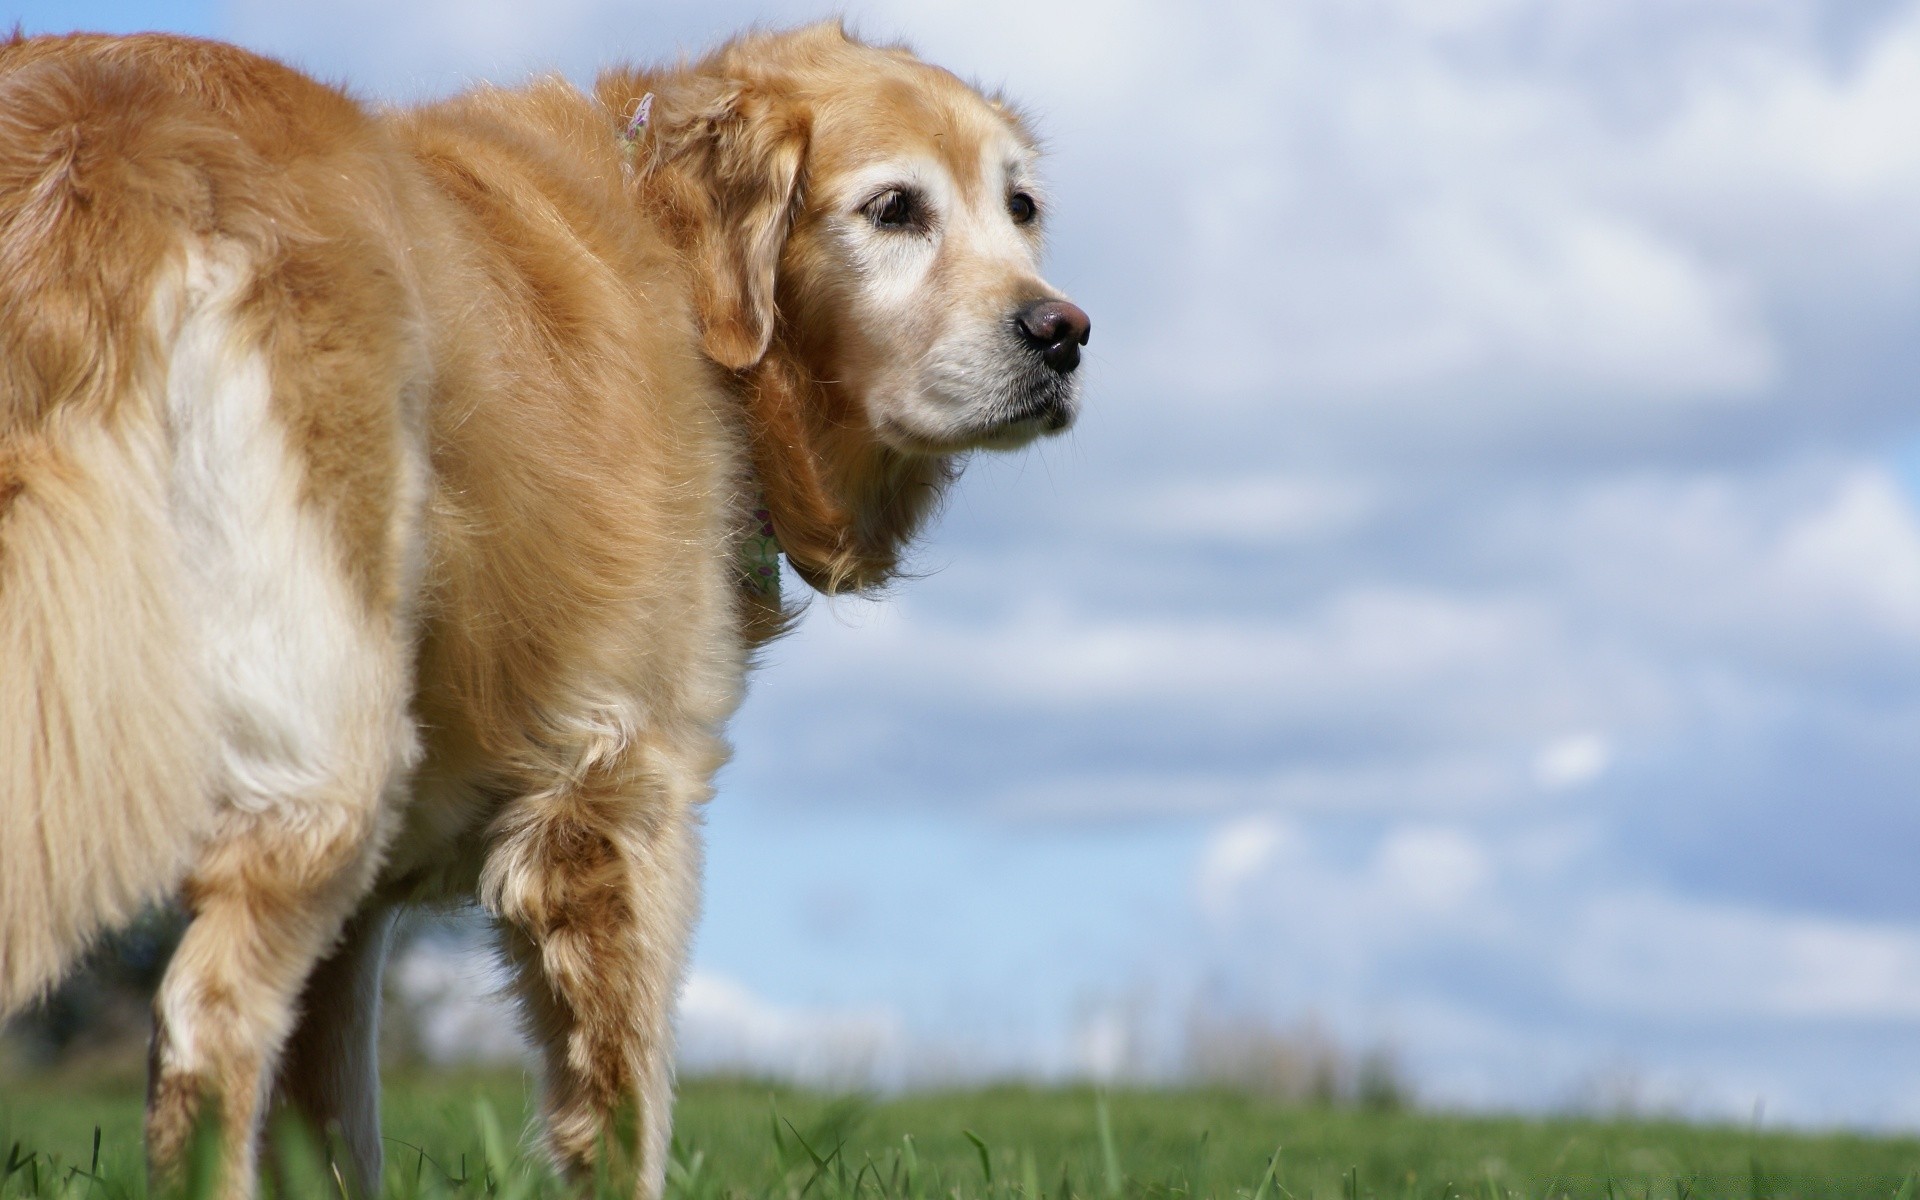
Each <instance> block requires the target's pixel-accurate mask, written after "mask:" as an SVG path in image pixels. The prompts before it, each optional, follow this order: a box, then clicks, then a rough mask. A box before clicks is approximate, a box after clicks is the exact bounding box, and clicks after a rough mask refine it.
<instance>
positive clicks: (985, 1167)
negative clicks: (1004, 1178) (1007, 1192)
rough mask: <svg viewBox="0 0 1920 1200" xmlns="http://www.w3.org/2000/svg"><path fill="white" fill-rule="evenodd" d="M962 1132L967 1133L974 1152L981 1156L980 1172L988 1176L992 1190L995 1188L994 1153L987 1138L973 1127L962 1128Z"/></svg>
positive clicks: (988, 1185)
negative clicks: (990, 1149)
mask: <svg viewBox="0 0 1920 1200" xmlns="http://www.w3.org/2000/svg"><path fill="white" fill-rule="evenodd" d="M960 1132H961V1133H964V1134H966V1135H967V1140H968V1141H970V1142H972V1143H973V1149H974V1152H975V1153H976V1154H978V1155H979V1156H980V1173H981V1174H982V1175H985V1176H986V1177H987V1190H988V1191H989V1192H991V1191H992V1190H993V1155H992V1154H991V1153H990V1152H988V1150H987V1143H986V1140H985V1139H984V1138H982V1137H981V1136H980V1135H979V1134H977V1133H975V1132H974V1131H973V1130H971V1129H962V1130H961V1131H960Z"/></svg>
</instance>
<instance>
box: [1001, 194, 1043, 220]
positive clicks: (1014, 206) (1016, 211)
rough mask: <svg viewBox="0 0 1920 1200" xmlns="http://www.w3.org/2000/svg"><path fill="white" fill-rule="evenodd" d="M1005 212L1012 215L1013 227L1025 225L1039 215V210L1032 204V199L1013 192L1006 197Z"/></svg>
mask: <svg viewBox="0 0 1920 1200" xmlns="http://www.w3.org/2000/svg"><path fill="white" fill-rule="evenodd" d="M1007 211H1008V212H1009V213H1011V214H1012V215H1013V223H1014V224H1015V225H1025V224H1028V223H1029V222H1031V221H1032V220H1033V218H1034V217H1035V216H1037V215H1039V211H1040V210H1039V209H1038V208H1037V207H1035V205H1034V203H1033V197H1032V196H1029V195H1027V194H1026V193H1025V192H1015V193H1014V194H1013V195H1011V196H1008V197H1007Z"/></svg>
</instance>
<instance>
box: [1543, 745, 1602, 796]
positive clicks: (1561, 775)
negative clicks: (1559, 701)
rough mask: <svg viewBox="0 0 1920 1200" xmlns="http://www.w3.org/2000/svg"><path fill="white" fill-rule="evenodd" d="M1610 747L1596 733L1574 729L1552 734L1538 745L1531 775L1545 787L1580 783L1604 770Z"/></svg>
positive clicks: (1553, 789) (1559, 789) (1582, 785)
mask: <svg viewBox="0 0 1920 1200" xmlns="http://www.w3.org/2000/svg"><path fill="white" fill-rule="evenodd" d="M1612 761H1613V747H1612V746H1611V745H1610V744H1609V743H1608V741H1607V739H1606V737H1605V736H1604V735H1602V734H1598V733H1574V734H1568V735H1567V736H1565V737H1561V738H1555V739H1554V740H1553V741H1551V742H1548V743H1547V744H1546V745H1545V746H1542V747H1541V748H1540V753H1539V754H1538V755H1536V756H1535V757H1534V760H1533V777H1534V779H1535V780H1536V781H1537V782H1538V783H1539V784H1540V786H1541V787H1543V788H1546V789H1548V790H1549V791H1564V790H1566V789H1568V788H1577V787H1584V786H1585V785H1587V784H1589V783H1592V782H1593V781H1594V780H1596V779H1598V778H1600V776H1602V775H1604V774H1606V771H1607V767H1608V766H1609V765H1610V764H1611V763H1612Z"/></svg>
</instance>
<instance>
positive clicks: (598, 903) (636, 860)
mask: <svg viewBox="0 0 1920 1200" xmlns="http://www.w3.org/2000/svg"><path fill="white" fill-rule="evenodd" d="M716 744H717V743H716ZM715 763H717V755H715V754H714V753H713V752H712V751H711V750H710V749H709V748H707V747H706V746H703V747H702V748H700V749H699V750H697V751H695V752H693V753H691V754H674V753H671V752H669V751H665V750H662V749H660V748H659V747H657V746H654V747H645V746H636V747H631V748H629V749H627V750H625V751H623V752H622V753H621V754H620V755H619V756H618V757H617V760H615V761H611V762H603V763H600V764H596V765H594V766H593V767H591V768H590V769H588V770H586V771H584V772H582V773H580V775H579V776H578V778H577V779H576V780H573V781H570V782H569V783H568V784H566V785H564V786H561V787H557V788H552V789H549V790H547V791H544V792H540V793H536V794H534V795H531V796H527V797H524V798H522V799H521V800H518V801H516V802H515V803H514V804H513V806H512V807H511V808H509V809H508V811H507V812H506V813H504V814H503V815H502V817H501V819H500V820H499V822H497V823H496V825H495V829H494V837H493V839H492V842H491V845H490V847H489V850H488V857H487V864H486V868H485V871H484V874H483V876H482V881H481V891H482V896H483V898H484V900H485V901H486V903H487V905H488V907H489V908H490V909H491V910H492V911H493V913H494V915H495V916H496V917H497V918H498V920H499V924H500V927H501V934H502V940H503V942H504V944H505V947H506V951H507V955H508V958H509V960H510V962H511V963H512V965H513V968H514V971H515V976H516V978H515V990H516V991H517V992H518V994H519V996H520V1000H521V1003H522V1005H523V1007H524V1009H525V1012H526V1018H527V1025H528V1027H529V1029H530V1031H531V1033H532V1035H533V1037H534V1039H535V1041H536V1042H537V1043H538V1044H539V1047H540V1050H541V1053H542V1056H543V1058H544V1062H545V1073H546V1077H545V1087H544V1104H543V1108H544V1111H545V1115H546V1120H547V1131H548V1138H549V1141H550V1144H551V1146H552V1148H553V1152H554V1155H555V1157H556V1158H557V1159H558V1161H559V1163H560V1165H561V1167H562V1168H563V1169H565V1170H566V1171H567V1172H568V1173H569V1174H571V1175H573V1176H575V1177H581V1176H585V1175H589V1174H591V1172H592V1169H593V1166H594V1164H595V1162H596V1161H597V1158H598V1156H599V1155H600V1154H601V1153H602V1152H605V1153H607V1154H610V1155H613V1156H615V1160H614V1163H613V1165H614V1167H615V1169H616V1170H617V1171H619V1172H621V1173H624V1172H625V1171H627V1170H631V1171H632V1173H633V1176H634V1182H635V1188H636V1192H637V1194H638V1195H639V1196H640V1197H642V1198H643V1200H652V1198H654V1197H658V1196H659V1194H660V1190H661V1187H662V1186H663V1184H664V1183H665V1178H666V1166H667V1150H668V1142H669V1136H670V1133H671V1128H672V1105H673V1044H672V1042H673V1026H672V1016H673V1012H672V1010H673V1003H674V1000H675V997H676V995H677V993H678V991H679V985H680V973H681V967H682V960H683V956H684V952H685V947H686V941H687V937H688V935H689V933H690V932H691V929H692V926H693V922H694V919H695V915H696V911H697V909H698V905H699V875H700V831H699V813H698V805H699V803H700V802H701V801H703V800H704V799H705V798H706V796H707V794H708V787H707V778H708V776H709V775H710V774H711V770H712V765H713V764H715ZM683 768H685V769H683Z"/></svg>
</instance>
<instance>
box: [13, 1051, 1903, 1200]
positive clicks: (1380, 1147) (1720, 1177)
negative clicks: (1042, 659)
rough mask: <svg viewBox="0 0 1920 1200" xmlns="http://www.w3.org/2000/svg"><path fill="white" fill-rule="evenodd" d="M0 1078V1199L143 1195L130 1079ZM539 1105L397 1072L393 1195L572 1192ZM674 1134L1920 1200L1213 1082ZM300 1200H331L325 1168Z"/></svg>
mask: <svg viewBox="0 0 1920 1200" xmlns="http://www.w3.org/2000/svg"><path fill="white" fill-rule="evenodd" d="M0 1088H4V1089H5V1090H4V1092H0V1154H9V1155H10V1156H9V1158H8V1160H7V1162H6V1164H5V1165H4V1167H0V1169H4V1170H6V1172H7V1174H6V1178H5V1181H4V1182H3V1183H0V1200H16V1198H26V1197H59V1198H61V1200H139V1198H140V1197H143V1196H144V1195H145V1192H146V1188H145V1184H144V1182H143V1171H142V1167H141V1165H140V1147H139V1128H140V1113H139V1098H138V1095H137V1093H136V1092H135V1091H134V1090H132V1089H130V1088H127V1087H124V1086H122V1087H118V1088H112V1087H104V1086H102V1087H98V1088H93V1089H87V1088H83V1087H66V1088H60V1089H55V1088H53V1087H51V1086H50V1085H38V1086H34V1087H31V1088H27V1087H23V1086H21V1085H19V1084H17V1083H15V1084H0ZM528 1101H529V1094H528V1085H527V1084H526V1083H525V1082H524V1081H522V1080H521V1079H519V1078H517V1077H504V1076H500V1075H479V1076H471V1077H459V1078H446V1077H423V1078H413V1079H398V1080H392V1081H389V1083H388V1085H387V1091H386V1108H385V1124H386V1132H387V1135H388V1139H389V1140H388V1143H387V1149H388V1153H387V1173H386V1192H387V1195H388V1196H389V1197H393V1198H395V1200H442V1198H445V1200H468V1198H471V1200H537V1198H541V1197H558V1196H561V1195H563V1194H565V1190H564V1189H562V1188H560V1187H559V1186H558V1185H556V1184H555V1183H554V1181H553V1180H552V1179H551V1178H549V1177H548V1176H547V1175H546V1174H545V1172H544V1171H543V1170H542V1169H541V1168H540V1167H539V1165H538V1163H539V1160H538V1156H537V1155H534V1154H531V1153H529V1152H528V1151H527V1145H528V1141H527V1136H526V1135H525V1134H523V1133H522V1130H523V1128H524V1123H525V1119H526V1112H527V1107H528ZM96 1129H97V1130H98V1138H97V1142H96V1132H95V1131H96ZM676 1129H677V1133H676V1142H675V1160H674V1164H673V1168H672V1171H671V1179H670V1181H669V1188H668V1191H669V1196H670V1197H678V1198H684V1200H724V1198H732V1197H742V1198H745V1197H780V1198H784V1200H858V1198H861V1197H875V1198H879V1197H913V1198H927V1200H939V1198H957V1200H972V1198H975V1197H979V1198H982V1200H1039V1198H1041V1197H1045V1198H1046V1200H1071V1198H1073V1197H1082V1198H1085V1200H1148V1198H1160V1197H1166V1198H1169V1200H1184V1198H1186V1197H1222V1198H1234V1197H1239V1198H1244V1200H1288V1198H1301V1200H1304V1198H1306V1197H1321V1198H1324V1200H1333V1198H1336V1197H1337V1198H1341V1200H1345V1198H1347V1197H1394V1198H1399V1197H1422V1198H1436V1200H1437V1198H1440V1197H1459V1198H1461V1200H1469V1198H1471V1200H1494V1198H1499V1200H1506V1198H1508V1197H1540V1198H1544V1197H1560V1196H1567V1197H1598V1198H1605V1200H1627V1198H1629V1197H1631V1198H1633V1200H1654V1198H1660V1200H1679V1198H1680V1197H1688V1198H1698V1200H1708V1198H1710V1197H1739V1198H1741V1200H1754V1198H1758V1197H1781V1198H1785V1197H1876V1198H1879V1200H1890V1198H1893V1200H1916V1180H1920V1176H1917V1175H1916V1172H1920V1140H1916V1139H1914V1138H1871V1137H1862V1136H1854V1135H1844V1134H1796V1133H1782V1132H1758V1133H1756V1132H1753V1131H1749V1130H1744V1129H1738V1128H1729V1127H1710V1126H1696V1125H1686V1124H1679V1123H1674V1122H1664V1121H1600V1120H1576V1119H1551V1120H1534V1119H1526V1120H1523V1119H1518V1118H1499V1117H1466V1116H1450V1115H1436V1114H1431V1113H1412V1112H1401V1113H1395V1112H1365V1111H1356V1110H1350V1109H1329V1108H1301V1107H1277V1106H1274V1105H1270V1104H1266V1103H1263V1102H1261V1101H1258V1100H1254V1099H1250V1098H1248V1097H1244V1096H1238V1095H1232V1094H1224V1093H1214V1092H1131V1091H1123V1092H1116V1093H1113V1094H1111V1095H1107V1096H1105V1097H1102V1096H1099V1095H1096V1094H1095V1093H1094V1092H1092V1091H1090V1090H1085V1089H1065V1090H1030V1089H1024V1088H1000V1089H990V1090H985V1091H970V1092H957V1093H950V1094H930V1095H914V1096H907V1097H902V1098H898V1099H888V1100H863V1099H858V1098H847V1097H832V1096H826V1095H821V1094H818V1093H811V1092H801V1091H793V1090H788V1089H782V1088H774V1087H769V1086H766V1085H760V1084H751V1083H729V1082H694V1083H691V1084H689V1085H687V1086H686V1088H685V1089H684V1091H683V1094H682V1097H681V1102H680V1106H679V1110H678V1121H677V1126H676ZM96 1146H97V1150H96ZM9 1147H11V1150H10V1151H9V1149H8V1148H9ZM601 1190H603V1191H607V1192H611V1189H610V1188H608V1189H601ZM288 1193H289V1195H288V1196H287V1197H286V1200H322V1198H323V1197H332V1198H333V1200H338V1194H337V1191H336V1190H334V1189H332V1188H330V1187H328V1186H326V1185H325V1184H324V1183H320V1182H318V1181H316V1182H315V1183H313V1184H311V1185H309V1186H304V1187H300V1186H294V1187H289V1189H288Z"/></svg>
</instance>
